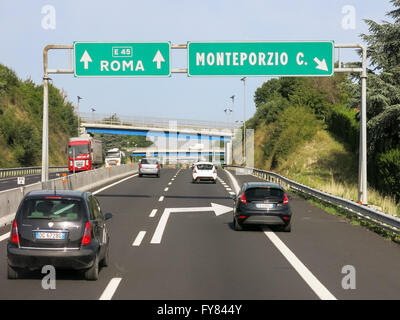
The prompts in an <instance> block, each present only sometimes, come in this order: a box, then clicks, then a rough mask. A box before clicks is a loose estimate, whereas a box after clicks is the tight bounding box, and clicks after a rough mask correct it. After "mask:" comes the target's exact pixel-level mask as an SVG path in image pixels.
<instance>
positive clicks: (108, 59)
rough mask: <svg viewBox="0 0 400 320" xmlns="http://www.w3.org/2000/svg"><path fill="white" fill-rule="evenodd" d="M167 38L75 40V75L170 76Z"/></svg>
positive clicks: (169, 48)
mask: <svg viewBox="0 0 400 320" xmlns="http://www.w3.org/2000/svg"><path fill="white" fill-rule="evenodd" d="M170 51H171V44H170V42H122V43H117V42H74V57H75V68H74V74H75V76H76V77H169V76H170V75H171V68H170Z"/></svg>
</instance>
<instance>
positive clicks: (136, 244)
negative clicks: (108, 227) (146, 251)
mask: <svg viewBox="0 0 400 320" xmlns="http://www.w3.org/2000/svg"><path fill="white" fill-rule="evenodd" d="M145 235H146V231H139V233H138V235H137V236H136V239H135V241H133V243H132V246H133V247H139V246H140V244H141V243H142V240H143V238H144V236H145Z"/></svg>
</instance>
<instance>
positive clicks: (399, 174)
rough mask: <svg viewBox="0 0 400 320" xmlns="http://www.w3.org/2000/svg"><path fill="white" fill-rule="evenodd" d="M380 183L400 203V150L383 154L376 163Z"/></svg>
mask: <svg viewBox="0 0 400 320" xmlns="http://www.w3.org/2000/svg"><path fill="white" fill-rule="evenodd" d="M376 166H377V171H378V183H379V184H380V186H381V188H382V190H384V191H385V192H386V193H387V194H392V195H394V196H395V198H396V200H397V201H400V149H392V150H390V151H388V152H386V153H381V154H379V155H378V157H377V161H376Z"/></svg>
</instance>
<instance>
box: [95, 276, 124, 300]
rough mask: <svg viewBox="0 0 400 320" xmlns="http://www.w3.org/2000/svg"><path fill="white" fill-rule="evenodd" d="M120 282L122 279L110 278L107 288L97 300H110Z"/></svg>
mask: <svg viewBox="0 0 400 320" xmlns="http://www.w3.org/2000/svg"><path fill="white" fill-rule="evenodd" d="M121 280H122V278H112V279H111V280H110V282H109V283H108V285H107V287H106V288H105V289H104V291H103V293H102V295H101V296H100V298H99V300H111V299H112V297H113V295H114V293H115V291H116V290H117V288H118V286H119V283H120V282H121Z"/></svg>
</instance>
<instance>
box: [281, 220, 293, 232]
mask: <svg viewBox="0 0 400 320" xmlns="http://www.w3.org/2000/svg"><path fill="white" fill-rule="evenodd" d="M281 231H283V232H291V231H292V223H291V222H289V223H288V224H286V225H284V226H282V227H281Z"/></svg>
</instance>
